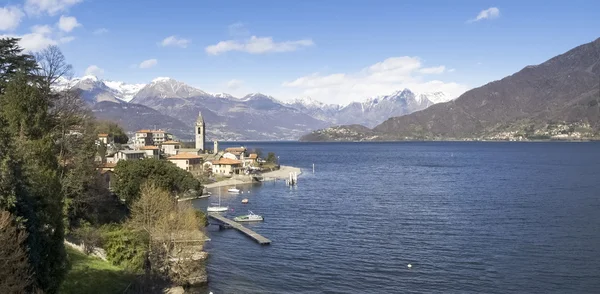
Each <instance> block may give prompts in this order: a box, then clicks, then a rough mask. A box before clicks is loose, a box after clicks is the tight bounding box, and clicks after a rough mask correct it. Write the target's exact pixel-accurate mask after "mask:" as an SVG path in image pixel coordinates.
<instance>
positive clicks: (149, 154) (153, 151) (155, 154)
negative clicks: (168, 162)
mask: <svg viewBox="0 0 600 294" xmlns="http://www.w3.org/2000/svg"><path fill="white" fill-rule="evenodd" d="M140 151H144V153H146V158H160V149H158V147H157V146H142V147H140Z"/></svg>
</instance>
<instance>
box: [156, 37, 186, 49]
mask: <svg viewBox="0 0 600 294" xmlns="http://www.w3.org/2000/svg"><path fill="white" fill-rule="evenodd" d="M189 43H190V40H188V39H183V38H178V37H177V36H169V37H166V38H165V39H164V40H162V42H160V45H161V46H163V47H167V46H173V47H181V48H186V47H187V46H188V44H189Z"/></svg>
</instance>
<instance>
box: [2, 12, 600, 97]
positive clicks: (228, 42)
mask: <svg viewBox="0 0 600 294" xmlns="http://www.w3.org/2000/svg"><path fill="white" fill-rule="evenodd" d="M599 13H600V1H568V2H566V1H560V2H559V1H394V0H391V1H383V0H373V1H354V0H346V1H334V0H328V1H309V0H303V1H275V0H273V1H242V0H240V1H215V0H212V1H183V0H171V1H153V0H147V1H135V0H126V1H120V0H25V1H23V0H21V1H17V0H10V1H5V0H0V35H10V36H22V37H23V38H24V39H23V43H22V45H23V46H24V47H26V48H27V49H29V50H39V49H40V48H42V47H43V46H45V45H48V44H57V45H59V46H60V48H61V49H62V50H63V53H64V54H65V55H66V57H67V59H68V61H69V62H70V63H71V64H73V66H74V69H75V75H76V76H80V75H84V74H85V72H86V70H87V71H88V73H94V74H96V75H98V76H100V77H102V78H105V79H110V80H119V81H124V82H129V83H147V82H149V81H151V80H152V79H153V78H156V77H164V76H167V77H172V78H175V79H177V80H180V81H183V82H186V83H188V84H190V85H193V86H196V87H199V88H201V89H203V90H205V91H207V92H227V93H231V94H234V95H236V96H242V95H244V94H247V93H251V92H262V93H265V94H269V95H272V96H275V97H276V98H279V99H283V100H287V99H292V98H296V97H302V96H310V97H312V98H314V99H317V100H320V101H323V102H331V103H347V102H349V101H351V100H361V99H364V98H367V97H371V96H376V95H384V94H389V93H391V92H393V91H395V90H401V89H403V88H405V87H409V88H411V89H412V90H413V91H415V92H434V91H444V92H445V93H447V94H448V95H449V96H456V95H459V94H460V93H462V92H464V91H465V90H467V89H469V88H473V87H477V86H481V85H483V84H485V83H487V82H490V81H493V80H496V79H500V78H502V77H504V76H506V75H509V74H512V73H514V72H516V71H518V70H520V69H521V68H523V67H524V66H526V65H529V64H538V63H541V62H543V61H545V60H547V59H548V58H551V57H553V56H555V55H558V54H560V53H563V52H565V51H567V50H569V49H571V48H573V47H575V46H578V45H581V44H584V43H587V42H591V41H593V40H594V39H596V38H598V37H600V30H599V29H598V28H600V17H598V15H599ZM478 16H479V18H478ZM61 19H62V20H61ZM171 36H174V37H173V38H170V39H167V38H168V37H171ZM165 39H167V40H166V41H165ZM163 41H164V42H163ZM163 45H164V46H163ZM144 61H146V62H145V63H144V65H145V66H141V67H140V65H141V64H142V63H143V62H144Z"/></svg>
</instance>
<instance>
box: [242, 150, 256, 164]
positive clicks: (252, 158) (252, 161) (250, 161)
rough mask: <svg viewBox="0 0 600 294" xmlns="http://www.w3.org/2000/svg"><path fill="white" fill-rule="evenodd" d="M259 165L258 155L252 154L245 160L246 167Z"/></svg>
mask: <svg viewBox="0 0 600 294" xmlns="http://www.w3.org/2000/svg"><path fill="white" fill-rule="evenodd" d="M257 163H258V154H256V153H250V154H248V157H246V158H244V166H254V165H256V164H257Z"/></svg>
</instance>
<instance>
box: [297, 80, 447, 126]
mask: <svg viewBox="0 0 600 294" xmlns="http://www.w3.org/2000/svg"><path fill="white" fill-rule="evenodd" d="M439 95H440V97H443V93H441V94H439ZM435 97H436V98H437V96H435ZM432 104H433V102H432V101H431V100H429V94H420V95H416V94H414V93H413V92H412V91H410V90H409V89H404V90H401V91H396V92H394V93H392V94H390V95H384V96H377V97H372V98H367V99H365V100H364V101H362V102H352V103H350V104H348V105H346V106H340V105H331V104H324V103H322V102H320V101H316V100H314V99H311V98H309V97H304V98H299V99H296V100H293V101H292V102H290V103H289V105H290V106H292V107H295V108H296V109H299V110H302V111H305V112H307V113H309V114H310V115H312V116H313V117H316V118H319V119H322V120H325V121H329V122H331V123H332V124H361V125H364V126H367V127H374V126H376V125H378V124H380V123H382V122H383V121H385V120H386V119H388V118H390V117H394V116H401V115H405V114H409V113H412V112H415V111H419V110H422V109H425V108H427V107H429V106H430V105H432Z"/></svg>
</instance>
